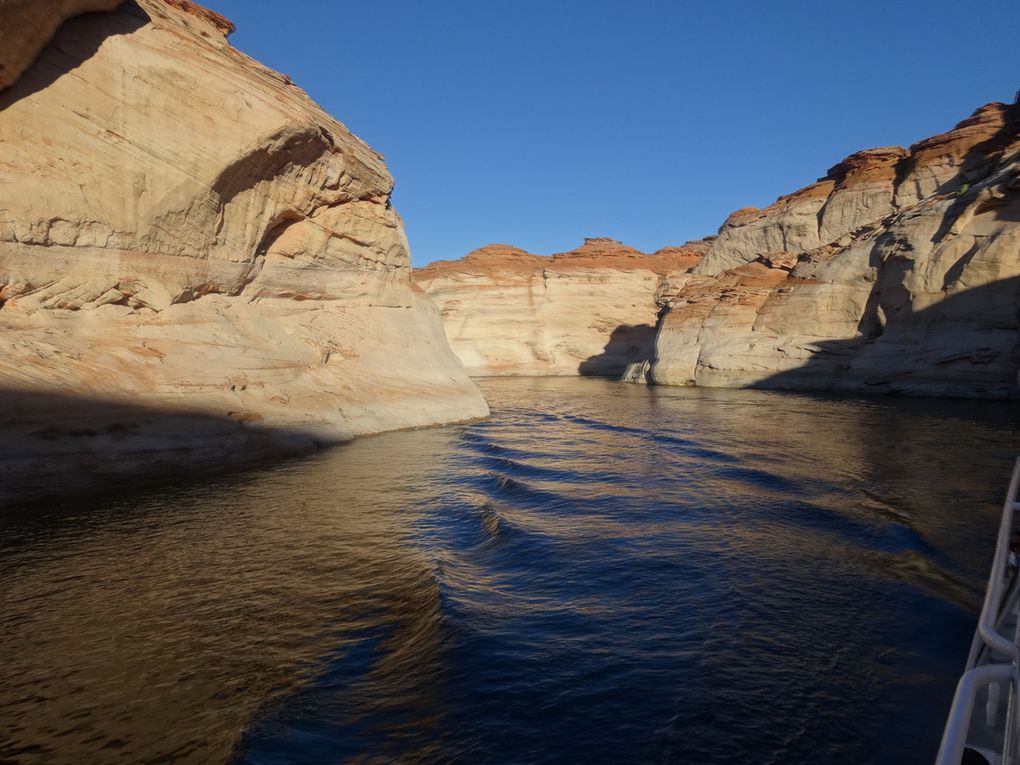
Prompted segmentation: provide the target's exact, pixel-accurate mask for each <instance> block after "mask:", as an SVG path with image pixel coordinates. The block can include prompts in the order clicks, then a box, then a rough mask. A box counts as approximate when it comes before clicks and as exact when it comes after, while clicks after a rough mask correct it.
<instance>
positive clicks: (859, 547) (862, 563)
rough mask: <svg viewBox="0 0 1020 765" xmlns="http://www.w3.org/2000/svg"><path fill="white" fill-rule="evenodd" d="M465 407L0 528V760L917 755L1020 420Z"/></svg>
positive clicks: (620, 396) (748, 396)
mask: <svg viewBox="0 0 1020 765" xmlns="http://www.w3.org/2000/svg"><path fill="white" fill-rule="evenodd" d="M484 388H485V392H486V394H487V396H488V397H489V400H490V402H491V404H492V409H493V418H492V419H491V420H489V421H487V422H481V423H476V424H473V425H469V426H457V427H450V428H443V429H434V430H424V431H416V432H404V433H393V434H388V435H384V436H379V437H375V438H369V439H364V440H361V441H358V442H356V443H354V444H351V445H349V446H345V447H342V448H338V449H335V450H333V451H329V452H326V453H322V454H319V455H316V456H314V457H311V458H308V459H303V460H297V461H287V462H282V463H281V464H279V465H275V466H269V467H267V468H265V469H261V470H257V471H253V472H249V473H246V474H241V475H234V476H230V477H225V478H222V479H218V480H213V481H209V480H206V481H203V482H198V483H192V484H182V485H179V486H175V487H171V488H160V489H154V490H151V491H149V492H147V493H144V494H139V493H133V494H131V495H128V496H121V497H116V498H113V499H107V500H91V501H89V502H87V503H74V502H68V503H65V504H64V505H54V506H52V507H49V508H43V509H35V510H33V511H31V512H14V511H6V512H4V513H0V582H2V588H0V659H2V666H0V761H2V762H5V763H8V762H9V763H44V762H45V763H53V762H60V763H62V762H67V763H86V762H87V763H105V762H131V763H135V762H164V763H170V762H187V763H206V762H228V761H235V762H244V763H253V764H259V765H268V764H270V763H273V764H275V763H333V762H337V763H339V762H357V763H377V762H378V763H383V762H464V763H476V762H477V763H480V762H492V763H574V762H677V763H730V762H740V763H812V765H814V764H816V763H819V762H824V763H827V764H828V765H835V764H838V763H847V764H850V763H852V764H853V765H859V763H863V762H868V763H897V764H898V763H927V762H930V761H931V760H932V758H933V757H934V753H935V750H936V748H937V744H938V738H939V735H940V732H941V726H942V723H943V719H944V716H945V713H946V711H947V708H948V705H949V701H950V698H951V695H952V691H953V686H954V684H955V682H956V679H957V677H958V674H959V672H960V670H961V667H962V665H963V662H964V660H965V658H966V651H967V647H968V644H969V641H970V636H971V631H972V629H973V626H974V619H975V616H976V610H977V608H978V605H979V601H980V596H981V592H982V588H983V584H984V578H985V576H986V573H987V572H986V567H987V565H988V561H989V555H990V552H991V548H992V544H993V540H994V534H995V526H996V520H997V516H998V510H999V507H998V506H999V504H1000V502H1001V498H1002V495H1003V493H1004V490H1005V483H1006V481H1007V479H1008V472H1009V469H1010V466H1011V460H1012V457H1013V455H1014V454H1015V453H1016V452H1018V451H1020V413H1018V412H1017V411H1016V406H1015V404H1009V403H991V402H985V403H978V402H950V401H943V402H937V401H924V400H913V401H907V400H895V399H831V398H824V397H812V396H802V395H791V394H780V393H765V392H751V391H711V390H685V389H679V390H670V389H657V388H644V387H639V386H627V385H619V384H615V383H610V382H602V381H595V380H578V379H572V380H506V381H488V382H486V383H484Z"/></svg>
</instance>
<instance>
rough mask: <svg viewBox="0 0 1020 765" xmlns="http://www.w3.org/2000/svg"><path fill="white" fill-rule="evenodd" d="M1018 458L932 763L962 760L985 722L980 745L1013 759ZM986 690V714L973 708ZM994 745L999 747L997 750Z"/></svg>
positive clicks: (1019, 585) (1002, 762) (1019, 592)
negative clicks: (977, 614)
mask: <svg viewBox="0 0 1020 765" xmlns="http://www.w3.org/2000/svg"><path fill="white" fill-rule="evenodd" d="M1018 491H1020V458H1018V459H1017V461H1016V463H1015V464H1014V466H1013V475H1012V478H1011V479H1010V483H1009V492H1008V493H1007V495H1006V501H1005V504H1004V505H1003V509H1002V519H1001V521H1000V523H999V536H998V538H997V539H996V542H995V556H994V558H993V559H992V571H991V574H990V575H989V577H988V589H987V590H986V592H985V601H984V604H983V605H982V607H981V615H980V617H979V618H978V626H977V630H976V631H975V634H974V641H973V643H972V644H971V650H970V655H969V657H968V659H967V668H966V671H965V672H964V674H963V676H962V677H961V678H960V682H959V684H958V685H957V687H956V695H955V696H954V697H953V705H952V707H950V710H949V718H948V720H947V721H946V728H945V731H944V732H943V734H942V744H941V746H940V747H939V753H938V758H937V759H936V765H960V762H961V760H962V758H963V755H964V750H965V749H966V748H967V747H968V742H969V740H970V739H971V738H972V735H973V732H974V727H975V725H982V724H983V725H984V726H985V727H986V728H987V729H988V732H989V733H990V735H988V736H987V740H990V741H995V742H996V746H994V750H993V749H989V748H988V747H982V748H983V749H986V750H987V751H991V753H992V754H993V755H994V756H995V757H997V758H998V763H999V765H1017V760H1016V757H1015V749H1016V745H1017V740H1018V734H1020V727H1018V723H1020V715H1018V711H1020V710H1018V706H1020V704H1018V698H1017V692H1018V689H1020V682H1018V680H1020V675H1018V656H1020V649H1018V644H1020V641H1018V634H1017V625H1015V624H1014V625H1011V624H1010V622H1014V621H1016V618H1017V605H1018V601H1020V577H1018V576H1017V565H1016V559H1015V557H1011V546H1012V544H1013V540H1014V528H1015V525H1016V524H1015V520H1016V513H1017V511H1020V501H1018V498H1017V493H1018ZM1003 686H1005V687H1006V689H1007V694H1006V709H1005V716H1004V719H1003V717H1002V715H1001V714H1000V705H1001V702H1002V690H1003ZM982 690H984V691H985V709H984V720H975V718H974V713H975V707H976V706H977V700H978V697H979V694H980V692H981V691H982ZM996 750H997V751H996Z"/></svg>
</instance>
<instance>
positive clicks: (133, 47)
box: [0, 0, 487, 439]
mask: <svg viewBox="0 0 1020 765" xmlns="http://www.w3.org/2000/svg"><path fill="white" fill-rule="evenodd" d="M51 5H52V6H53V7H54V8H56V7H58V6H61V4H59V3H38V8H42V7H47V8H49V7H50V6H51ZM62 5H63V6H66V7H72V6H73V7H74V8H75V9H78V10H81V9H82V8H83V7H85V5H86V4H85V3H78V4H74V3H63V4H62ZM93 5H94V6H99V5H101V4H100V3H94V4H93ZM112 5H116V4H112ZM26 7H27V6H25V5H24V4H20V3H13V4H12V3H7V4H3V5H0V27H2V28H3V29H4V30H5V31H4V35H5V39H6V36H7V35H8V34H9V31H10V29H11V28H12V27H10V26H9V24H10V23H12V20H13V19H20V21H19V23H21V22H23V21H24V19H25V18H26V14H28V15H29V16H30V15H31V13H34V11H31V10H26ZM32 8H37V6H36V5H33V6H32ZM51 10H52V9H51ZM65 10H66V9H65ZM19 14H20V15H19ZM58 15H59V14H58ZM48 18H49V17H48ZM54 18H56V17H54ZM231 29H232V26H231V25H230V23H229V22H227V21H226V20H225V19H223V18H222V17H219V16H218V15H216V14H214V13H211V12H209V11H207V10H205V9H203V8H200V7H198V6H196V5H194V4H192V3H190V2H187V1H186V0H138V1H137V2H132V1H129V2H125V3H123V4H121V5H119V7H117V9H116V10H113V11H110V12H106V13H88V14H85V15H81V16H77V17H75V18H73V19H71V20H69V21H67V22H66V23H65V24H64V25H63V26H62V27H61V28H60V29H59V31H57V33H56V35H55V37H54V38H53V39H52V41H51V42H50V43H49V44H47V45H45V47H43V48H42V50H41V52H40V53H39V55H38V57H37V58H35V60H34V63H33V64H31V66H30V67H28V68H27V69H26V70H25V72H24V74H23V75H22V76H21V77H20V78H19V79H18V80H17V82H15V83H14V84H13V85H12V86H11V87H9V88H7V89H6V90H4V91H2V92H0V188H2V189H3V193H2V196H0V304H2V308H0V337H2V338H3V339H2V340H0V344H2V352H0V388H2V389H4V390H14V391H31V392H32V393H33V394H42V393H47V392H51V393H53V394H54V395H59V396H61V397H62V398H61V400H63V401H66V400H68V397H71V398H74V397H82V398H88V399H89V400H101V401H104V402H118V403H120V404H123V403H125V402H128V403H131V404H133V405H138V406H140V407H145V408H146V409H147V410H150V411H152V410H179V409H186V410H187V411H188V412H189V413H199V414H201V415H203V416H210V417H217V418H222V419H224V420H225V421H230V422H233V421H238V420H240V421H244V422H249V423H260V424H261V425H262V426H264V427H269V428H288V429H291V430H293V431H299V432H302V433H312V434H315V435H316V437H326V438H330V439H342V438H349V437H351V436H354V435H358V434H363V433H371V432H376V431H381V430H386V429H391V428H400V427H413V426H420V425H429V424H433V423H437V422H446V421H453V420H463V419H466V418H471V417H476V416H482V415H485V414H486V413H487V407H486V405H485V403H484V401H483V399H482V396H481V394H480V393H479V391H478V390H477V389H476V387H475V386H474V384H473V383H471V382H470V381H469V380H468V378H467V376H466V374H465V372H464V369H463V367H462V366H461V364H460V363H459V362H458V360H457V359H456V357H455V356H454V355H453V353H452V352H451V351H450V349H449V345H448V343H447V341H446V339H445V336H444V334H443V329H442V324H441V322H440V319H439V313H438V310H437V309H436V307H435V306H434V305H433V303H432V302H431V301H430V300H429V299H428V298H427V297H426V296H425V295H424V294H423V293H422V292H421V291H420V290H418V289H416V288H415V287H414V286H413V285H412V283H411V279H410V263H409V257H408V248H407V242H406V239H405V236H404V230H403V226H402V223H401V220H400V218H399V217H398V215H397V213H396V212H395V211H394V210H393V208H392V207H391V205H390V193H391V191H392V188H393V181H392V179H391V177H390V175H389V173H388V171H387V169H386V167H385V165H384V164H383V160H382V158H381V157H380V156H379V155H378V154H376V153H375V152H374V151H372V150H371V149H370V148H369V147H368V146H367V145H365V144H364V143H363V142H362V141H361V140H359V139H358V138H356V137H355V136H353V135H352V134H351V133H350V132H349V131H348V130H347V129H346V128H345V127H344V126H343V125H342V124H340V123H339V122H337V121H336V120H334V119H333V118H331V117H330V116H329V115H327V114H325V113H324V112H323V111H322V110H321V109H320V108H319V107H317V106H316V105H315V104H314V103H313V102H312V101H311V100H310V99H309V98H308V97H307V96H306V95H305V94H304V93H303V92H302V91H301V90H300V89H298V88H297V87H295V86H294V85H293V84H292V83H291V82H290V80H289V78H287V77H286V76H284V75H281V74H278V73H276V72H273V71H271V70H269V69H267V68H265V67H263V66H261V65H260V64H258V63H257V62H255V61H253V60H251V59H249V58H248V57H246V56H244V55H243V54H241V53H239V52H238V51H236V50H235V49H233V48H232V47H231V46H230V45H229V43H228V42H227V40H226V39H225V36H224V35H225V34H226V33H228V32H229V31H230V30H231ZM8 71H13V70H8Z"/></svg>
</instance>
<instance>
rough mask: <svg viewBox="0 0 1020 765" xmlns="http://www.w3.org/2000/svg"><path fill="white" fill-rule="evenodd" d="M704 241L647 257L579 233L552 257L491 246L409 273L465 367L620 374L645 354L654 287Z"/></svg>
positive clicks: (644, 360) (640, 369)
mask: <svg viewBox="0 0 1020 765" xmlns="http://www.w3.org/2000/svg"><path fill="white" fill-rule="evenodd" d="M704 250H705V244H704V243H700V242H699V243H692V244H689V245H687V246H685V247H682V248H680V247H673V248H667V249H663V250H660V251H658V252H655V253H652V254H650V255H646V254H644V253H641V252H638V251H637V250H635V249H633V248H631V247H627V246H626V245H623V244H621V243H619V242H616V241H613V240H612V239H587V240H585V242H584V244H583V245H582V246H581V247H579V248H578V249H576V250H572V251H570V252H564V253H559V254H557V255H553V256H551V257H548V256H540V255H533V254H531V253H528V252H525V251H523V250H519V249H517V248H515V247H510V246H508V245H500V244H494V245H489V246H488V247H483V248H481V249H479V250H475V251H474V252H472V253H470V254H469V255H467V256H466V257H464V258H462V259H461V260H457V261H440V262H437V263H433V264H431V265H429V266H427V267H425V268H423V269H418V270H416V271H415V274H414V278H415V280H416V281H417V282H418V284H420V285H421V286H422V288H423V289H425V291H426V292H428V293H429V295H430V296H431V297H432V298H433V299H434V300H435V301H436V302H437V303H438V304H439V307H440V310H441V312H442V315H443V323H444V326H445V327H446V332H447V335H448V336H449V338H450V343H451V344H452V346H453V349H454V351H455V352H456V353H457V355H458V356H459V357H460V359H461V360H462V361H463V362H464V365H465V366H466V367H467V369H468V372H469V373H470V374H472V375H477V376H485V375H576V374H592V375H622V374H627V375H628V376H629V377H637V378H640V379H643V377H644V375H645V372H646V369H647V364H648V362H649V361H650V360H651V351H652V341H653V338H654V333H655V323H656V317H657V311H658V310H659V309H658V307H657V306H656V303H655V295H656V292H657V291H658V290H659V288H660V287H661V285H662V283H663V280H664V277H665V276H666V275H667V274H668V273H670V272H673V271H677V270H682V269H688V268H690V267H692V266H693V265H694V264H695V263H697V262H698V260H699V259H700V258H701V256H702V254H703V253H704Z"/></svg>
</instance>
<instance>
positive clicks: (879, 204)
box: [651, 104, 1020, 397]
mask: <svg viewBox="0 0 1020 765" xmlns="http://www.w3.org/2000/svg"><path fill="white" fill-rule="evenodd" d="M660 303H661V305H662V306H663V309H664V317H663V319H662V322H661V325H660V330H659V333H658V336H657V341H656V353H655V356H656V360H655V363H654V364H653V368H652V372H651V375H652V379H653V381H654V382H657V383H662V384H672V385H694V384H696V385H715V386H747V385H761V386H768V387H792V388H812V389H835V390H852V391H869V392H883V393H888V392H897V393H910V394H926V395H950V396H982V397H984V396H987V397H1006V396H1016V395H1017V386H1016V373H1017V367H1018V357H1017V311H1018V308H1020V107H1018V106H1017V105H1016V104H1014V105H1005V104H989V105H987V106H984V107H982V108H981V109H978V111H977V112H975V114H974V115H973V116H972V117H970V118H969V119H967V120H965V121H963V122H961V123H960V124H959V125H958V126H957V127H956V128H955V129H953V130H951V131H949V132H948V133H945V134H942V135H938V136H935V137H933V138H929V139H927V140H924V141H921V142H919V143H917V144H915V145H914V146H912V147H911V148H910V150H909V151H907V150H903V149H897V148H882V149H871V150H868V151H863V152H859V153H857V154H854V155H852V156H850V157H848V158H847V159H846V160H844V161H843V162H842V163H840V164H839V165H837V166H836V167H834V168H832V169H831V170H830V171H829V173H828V175H827V176H826V177H825V178H822V179H821V180H819V181H818V182H817V183H815V184H813V185H811V186H808V187H807V188H805V189H802V190H800V191H798V192H795V193H794V194H791V195H789V196H786V197H782V198H780V199H779V200H778V201H777V202H776V203H775V204H773V205H771V206H770V207H768V208H766V209H764V210H753V209H748V210H741V211H738V212H737V213H734V214H733V215H732V216H731V217H730V218H729V220H727V221H726V223H725V224H724V225H723V227H722V228H721V229H720V232H719V236H718V238H717V239H716V240H715V241H714V242H713V243H712V245H711V247H710V248H709V251H708V253H707V255H706V256H705V258H704V260H703V261H702V262H701V263H700V264H698V265H697V266H696V267H695V268H694V269H693V273H690V274H678V275H674V276H672V277H671V278H670V280H669V281H668V284H667V285H666V287H665V288H664V289H663V290H662V291H661V292H660Z"/></svg>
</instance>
